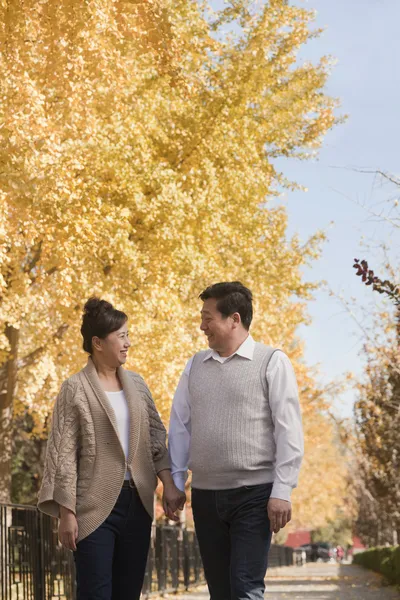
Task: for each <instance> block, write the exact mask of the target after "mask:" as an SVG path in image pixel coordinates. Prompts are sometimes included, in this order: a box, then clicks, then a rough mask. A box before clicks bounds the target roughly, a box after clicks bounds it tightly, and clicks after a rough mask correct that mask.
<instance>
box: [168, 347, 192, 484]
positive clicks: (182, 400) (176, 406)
mask: <svg viewBox="0 0 400 600" xmlns="http://www.w3.org/2000/svg"><path fill="white" fill-rule="evenodd" d="M192 360H193V359H190V360H189V361H188V363H187V364H186V367H185V369H184V371H183V373H182V375H181V378H180V380H179V383H178V387H177V388H176V392H175V395H174V399H173V403H172V409H171V417H170V423H169V433H168V448H169V456H170V461H171V472H172V477H173V479H174V482H175V485H176V487H177V488H179V489H180V490H181V491H184V490H185V483H186V480H187V477H188V462H189V452H190V433H191V430H190V393H189V373H190V368H191V366H192Z"/></svg>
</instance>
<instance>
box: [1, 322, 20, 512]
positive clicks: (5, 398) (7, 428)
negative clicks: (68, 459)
mask: <svg viewBox="0 0 400 600" xmlns="http://www.w3.org/2000/svg"><path fill="white" fill-rule="evenodd" d="M5 334H6V336H7V339H8V341H9V344H10V353H9V356H8V360H7V363H6V368H5V375H4V377H3V379H2V380H1V381H0V503H8V502H11V458H12V439H13V408H14V394H15V388H16V384H17V358H18V337H19V331H18V329H15V327H11V326H7V327H6V330H5Z"/></svg>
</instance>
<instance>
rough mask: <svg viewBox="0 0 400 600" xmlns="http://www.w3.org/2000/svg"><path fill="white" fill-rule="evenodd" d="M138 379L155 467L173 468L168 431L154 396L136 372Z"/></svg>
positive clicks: (161, 468) (158, 471)
mask: <svg viewBox="0 0 400 600" xmlns="http://www.w3.org/2000/svg"><path fill="white" fill-rule="evenodd" d="M135 376H136V378H137V379H136V381H138V383H139V385H140V387H141V388H142V394H143V397H144V399H145V401H146V408H147V414H148V417H149V426H150V444H151V454H152V458H153V464H154V468H155V470H156V473H160V471H163V470H164V469H171V463H170V460H169V454H168V450H167V443H166V439H167V431H166V429H165V427H164V424H163V422H162V421H161V417H160V415H159V413H158V410H157V408H156V405H155V403H154V400H153V396H152V395H151V392H150V390H149V388H148V386H147V384H146V382H145V381H144V379H143V377H141V375H139V374H137V373H135Z"/></svg>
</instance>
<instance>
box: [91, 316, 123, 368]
mask: <svg viewBox="0 0 400 600" xmlns="http://www.w3.org/2000/svg"><path fill="white" fill-rule="evenodd" d="M130 345H131V343H130V341H129V331H128V324H127V323H125V324H124V325H122V327H120V329H118V330H117V331H113V332H112V333H109V334H108V336H107V337H106V338H104V340H102V339H100V338H97V337H96V338H93V349H94V350H95V351H96V355H97V358H98V359H100V360H101V361H102V362H103V363H105V364H106V365H108V366H109V367H115V368H117V367H120V366H121V365H123V364H124V363H125V362H126V358H127V355H128V349H129V346H130Z"/></svg>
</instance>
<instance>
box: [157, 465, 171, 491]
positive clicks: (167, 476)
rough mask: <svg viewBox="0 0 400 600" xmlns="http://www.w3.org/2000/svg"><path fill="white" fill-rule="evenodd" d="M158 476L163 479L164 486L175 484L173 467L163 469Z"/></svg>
mask: <svg viewBox="0 0 400 600" xmlns="http://www.w3.org/2000/svg"><path fill="white" fill-rule="evenodd" d="M158 477H159V478H160V479H161V481H162V483H163V485H164V487H169V486H172V485H175V484H174V480H173V478H172V474H171V469H163V470H162V471H160V472H159V473H158Z"/></svg>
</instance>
